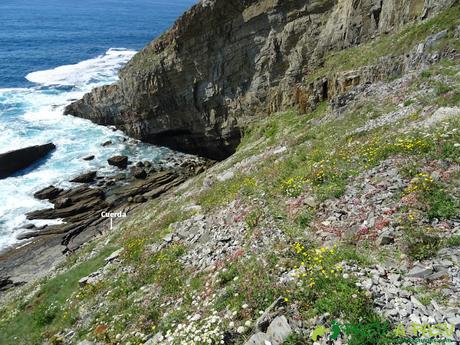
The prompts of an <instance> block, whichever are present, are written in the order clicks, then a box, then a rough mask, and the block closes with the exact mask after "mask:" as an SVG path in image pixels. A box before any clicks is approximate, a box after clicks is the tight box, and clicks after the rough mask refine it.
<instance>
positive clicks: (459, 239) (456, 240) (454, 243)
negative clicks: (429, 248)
mask: <svg viewBox="0 0 460 345" xmlns="http://www.w3.org/2000/svg"><path fill="white" fill-rule="evenodd" d="M446 246H448V247H460V236H453V237H451V238H449V239H447V241H446Z"/></svg>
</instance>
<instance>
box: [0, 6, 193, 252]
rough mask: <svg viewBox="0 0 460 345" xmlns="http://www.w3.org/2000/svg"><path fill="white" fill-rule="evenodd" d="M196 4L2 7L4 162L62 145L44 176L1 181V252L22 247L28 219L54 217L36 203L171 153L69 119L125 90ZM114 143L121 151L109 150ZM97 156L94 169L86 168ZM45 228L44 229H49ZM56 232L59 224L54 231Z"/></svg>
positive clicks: (33, 173)
mask: <svg viewBox="0 0 460 345" xmlns="http://www.w3.org/2000/svg"><path fill="white" fill-rule="evenodd" d="M193 3H194V1H191V0H180V1H153V0H152V1H144V0H142V1H141V0H130V1H125V0H98V1H94V0H79V1H70V0H42V1H32V0H2V1H1V2H0V133H1V134H0V152H6V151H9V150H13V149H18V148H21V147H25V146H30V145H36V144H43V143H47V142H53V143H55V144H56V146H57V149H56V151H55V152H53V154H52V155H51V156H50V157H49V158H48V159H47V160H46V161H44V162H42V164H40V165H39V166H38V167H36V168H35V169H29V170H28V171H25V172H22V173H21V174H19V175H17V176H14V177H10V178H7V179H4V180H0V248H2V247H5V246H8V245H11V244H13V243H15V242H16V236H17V234H18V233H20V232H21V231H22V230H21V227H22V226H23V225H25V224H26V223H28V222H27V221H26V219H25V215H24V214H25V213H26V212H29V211H31V210H34V209H37V208H44V207H49V206H50V205H49V204H47V203H46V202H42V201H38V200H35V199H34V198H33V193H34V192H36V191H37V190H39V189H41V188H44V187H46V186H48V185H50V184H54V185H62V186H69V183H67V182H66V181H67V180H68V179H70V178H71V177H74V176H76V175H78V174H79V173H81V172H84V171H87V170H95V169H97V170H99V171H100V172H101V173H110V172H111V171H112V170H111V168H109V167H108V166H107V161H106V160H107V158H109V157H110V156H113V155H115V154H126V155H128V156H129V157H130V159H131V160H133V161H136V160H141V159H142V160H143V159H149V160H155V159H160V158H161V157H163V156H164V155H165V154H166V153H168V152H169V151H168V150H167V149H164V148H158V147H155V146H151V145H145V144H141V143H139V142H136V141H134V140H126V138H125V137H124V135H123V134H122V133H121V132H118V131H117V132H114V131H112V130H111V129H109V128H105V127H101V126H97V125H94V124H92V123H91V122H89V121H86V120H82V119H78V118H73V117H70V116H64V115H63V114H62V113H63V109H64V107H65V105H66V104H68V103H69V102H70V101H71V100H73V99H77V98H80V97H81V96H82V95H83V94H84V93H85V92H88V91H90V90H91V89H92V88H94V87H96V86H100V85H104V84H109V83H112V82H114V81H116V80H117V71H118V70H119V69H120V68H121V67H122V66H123V65H124V64H125V63H126V62H127V61H128V60H129V59H130V58H131V57H132V56H133V54H134V53H135V51H136V50H139V49H140V48H141V47H142V46H144V45H145V44H146V43H148V42H149V41H150V40H151V39H153V38H154V37H155V36H157V35H159V34H160V33H161V32H162V31H164V30H165V29H166V28H167V27H168V26H170V25H171V24H172V23H173V21H174V20H175V18H176V17H177V16H178V15H180V14H181V13H182V12H183V11H184V10H186V9H187V8H188V7H190V6H191V5H192V4H193ZM107 140H112V141H113V143H114V144H113V145H111V146H108V147H102V146H101V144H102V143H103V142H106V141H107ZM88 155H95V156H96V159H95V160H93V161H90V162H86V161H83V160H82V158H83V157H85V156H88ZM42 223H43V222H40V221H38V222H36V224H37V225H41V224H42ZM46 223H48V224H49V221H48V222H46Z"/></svg>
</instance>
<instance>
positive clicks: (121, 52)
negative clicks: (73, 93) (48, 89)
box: [26, 48, 136, 87]
mask: <svg viewBox="0 0 460 345" xmlns="http://www.w3.org/2000/svg"><path fill="white" fill-rule="evenodd" d="M135 53H136V52H135V51H133V50H127V49H122V48H111V49H109V50H108V51H107V52H106V53H105V54H103V55H100V56H98V57H95V58H93V59H89V60H85V61H81V62H79V63H77V64H74V65H64V66H59V67H56V68H54V69H50V70H45V71H37V72H32V73H29V74H28V75H27V76H26V79H27V80H29V81H30V82H33V83H36V84H40V85H44V86H77V87H84V86H88V85H89V84H90V85H94V84H99V83H101V82H103V83H106V82H107V79H113V78H114V77H116V72H117V70H118V69H120V68H121V67H122V66H123V65H124V64H125V63H126V62H127V61H129V60H130V59H131V58H132V57H133V56H134V54H135Z"/></svg>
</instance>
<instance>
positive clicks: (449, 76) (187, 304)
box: [0, 8, 460, 345]
mask: <svg viewBox="0 0 460 345" xmlns="http://www.w3.org/2000/svg"><path fill="white" fill-rule="evenodd" d="M458 13H459V11H458V8H455V10H451V11H448V12H446V13H444V14H442V15H441V16H439V17H438V18H435V19H433V20H431V21H429V22H427V23H424V24H421V25H418V26H415V27H411V28H408V29H405V30H404V31H402V32H401V33H399V34H396V35H393V36H387V37H383V38H380V39H378V40H376V41H375V42H373V43H370V44H367V45H363V46H360V47H357V48H352V49H349V50H346V51H344V52H339V53H336V54H333V55H331V56H330V57H328V59H327V62H326V64H325V67H324V68H323V69H322V70H319V71H318V72H317V73H316V74H315V75H314V76H313V77H317V76H321V75H324V74H326V73H333V72H334V71H340V70H348V69H350V68H355V67H357V66H362V65H366V64H369V63H372V62H375V61H376V60H377V58H378V57H379V56H382V55H385V54H386V52H387V51H388V50H389V47H391V51H394V52H396V53H402V52H405V51H407V50H408V48H412V47H413V46H414V45H415V44H416V43H417V42H419V41H422V40H423V39H424V38H425V37H426V36H427V35H429V34H431V33H433V32H437V31H440V30H441V29H444V28H452V27H455V26H456V25H458V24H460V22H459V19H458V18H459V16H458ZM440 44H441V45H451V46H454V47H456V46H457V45H458V40H454V39H453V37H452V36H451V35H450V36H448V37H447V38H446V39H445V40H444V41H442V42H441V43H440ZM344 61H346V62H344ZM458 67H459V66H458V62H449V61H443V62H441V63H440V64H437V65H435V66H433V67H431V68H430V69H429V70H427V71H426V72H424V73H422V74H421V75H420V76H419V77H418V78H416V79H414V80H413V81H412V82H411V88H412V91H416V90H418V89H420V88H422V87H429V88H430V90H432V91H431V93H429V94H422V95H417V94H415V96H413V97H412V96H411V97H410V98H408V99H406V100H405V102H407V105H409V104H412V106H414V109H415V110H414V114H413V116H411V117H409V118H407V119H405V120H402V121H401V122H400V123H399V124H398V126H397V127H398V128H403V127H408V126H409V125H410V123H411V122H416V121H418V120H420V114H419V112H418V111H419V110H420V109H422V108H423V107H424V106H426V105H427V104H437V105H438V106H460V97H459V94H458V86H459V83H460V81H459V76H458V71H459V69H458ZM433 76H443V78H444V79H441V80H435V79H434V78H432V77H433ZM438 79H439V78H438ZM397 107H398V104H397V103H395V101H394V100H391V99H388V100H387V101H385V102H384V103H382V102H376V101H373V100H368V101H366V102H358V103H357V104H355V105H354V106H353V109H351V110H350V111H349V112H348V113H347V114H346V116H342V117H331V116H330V112H331V110H330V108H329V106H328V105H327V104H322V105H321V106H320V107H319V108H318V109H317V110H316V111H315V112H314V113H309V114H298V113H296V112H295V111H292V112H286V113H280V114H275V115H273V116H271V117H269V118H267V119H265V120H263V121H261V122H259V123H257V124H256V125H254V126H253V127H252V128H251V129H248V131H247V133H246V135H245V138H244V140H243V142H242V144H241V147H240V149H239V151H238V152H237V153H236V154H235V156H234V157H232V158H230V159H229V160H228V161H226V162H223V163H222V164H220V165H218V166H217V167H215V168H214V169H213V171H214V172H215V173H218V171H219V170H221V171H224V170H225V169H226V168H229V167H231V166H232V165H234V164H235V163H237V162H240V161H244V159H245V158H247V157H251V156H254V155H256V154H260V153H263V152H264V151H266V150H267V147H275V146H278V145H285V146H286V147H287V149H288V151H287V153H286V154H284V155H283V159H279V157H277V156H271V157H269V158H267V159H264V160H262V161H260V162H259V163H257V165H256V166H255V168H254V169H252V170H249V171H242V172H240V173H237V174H236V175H235V176H234V177H233V178H232V179H229V180H227V181H225V182H216V183H215V184H214V185H213V186H212V187H211V188H210V189H208V190H203V191H202V190H201V189H200V187H199V186H201V185H202V178H197V179H195V180H193V181H192V182H191V183H190V188H189V190H188V191H187V192H188V193H186V194H182V195H180V196H179V195H178V196H177V198H176V200H171V199H170V200H168V201H161V200H160V201H158V200H157V201H153V202H151V203H150V204H148V205H147V206H146V207H145V208H144V209H143V210H142V211H140V212H139V213H138V214H137V217H136V218H131V220H129V221H128V222H127V223H126V224H125V225H124V226H123V227H122V229H121V231H120V232H118V233H117V234H116V235H115V236H114V237H113V238H112V239H111V241H110V244H109V245H108V247H104V246H103V245H102V244H99V245H98V249H97V251H96V253H98V254H97V255H96V256H92V258H90V259H85V258H87V257H88V253H89V252H91V250H92V249H93V247H94V245H91V246H89V247H88V248H87V250H84V251H83V252H82V253H81V254H80V255H81V256H82V259H81V260H78V263H75V260H69V262H68V264H67V265H68V266H69V267H71V268H70V269H69V270H68V271H66V272H65V273H61V274H59V275H57V276H56V277H53V278H50V279H48V280H45V281H43V282H41V283H40V284H38V285H37V286H36V290H32V287H31V288H29V290H28V291H26V292H28V294H27V295H26V294H24V296H22V297H18V298H14V299H12V300H11V302H10V303H8V304H6V305H5V306H3V307H2V309H1V313H0V315H1V316H0V343H1V344H30V345H32V344H41V342H42V340H43V339H51V342H52V343H53V342H54V343H56V344H58V343H60V336H56V334H58V333H59V332H61V331H64V330H65V329H67V330H68V329H74V330H76V331H77V337H80V338H90V339H98V340H101V341H105V342H107V343H115V338H116V335H117V334H122V335H125V334H128V333H129V334H130V335H129V337H128V339H129V340H130V341H131V342H132V343H133V344H138V343H140V342H141V336H140V335H139V334H136V333H135V332H141V333H143V334H150V333H155V332H156V331H158V330H168V329H174V325H177V323H179V322H183V321H184V320H186V318H187V316H189V315H190V314H193V313H195V312H197V306H196V304H195V301H196V300H197V299H199V298H198V297H200V298H204V297H203V296H206V291H207V289H209V284H211V285H212V288H213V290H214V291H219V294H218V296H217V297H216V298H215V299H212V303H211V306H208V307H203V306H202V305H200V308H199V311H200V312H202V313H203V314H205V315H206V314H210V315H211V314H212V310H216V311H217V312H218V313H225V312H226V311H228V310H235V311H236V313H237V315H236V322H237V323H238V322H239V323H241V324H244V321H245V320H249V319H251V320H254V319H255V318H256V317H257V316H258V312H259V310H263V309H264V308H265V307H267V306H268V305H269V304H270V303H271V302H273V301H274V300H275V299H276V298H277V297H278V296H283V297H284V298H286V301H287V303H291V301H295V302H296V303H297V304H298V305H299V313H300V315H301V317H302V318H304V319H305V320H308V319H309V318H310V317H313V316H314V315H318V314H322V313H324V312H329V313H330V314H331V315H332V317H342V318H344V319H346V320H349V321H356V320H361V321H362V320H373V319H375V318H377V317H378V316H377V315H375V314H374V313H373V311H372V308H371V301H370V300H369V299H368V296H366V295H365V294H363V293H362V292H361V291H359V290H358V289H357V288H356V286H355V285H354V281H353V280H344V279H342V278H341V274H340V267H338V265H339V263H340V262H341V261H343V260H347V261H353V262H357V263H359V264H360V265H366V264H368V263H369V262H372V260H374V259H375V256H376V255H375V252H374V254H373V255H370V254H369V251H368V250H366V248H367V247H366V246H367V245H368V244H366V246H364V245H363V246H362V247H360V246H359V244H356V245H357V246H358V247H356V246H351V247H350V246H349V245H347V244H340V243H339V244H338V248H336V249H335V250H334V252H332V253H331V252H330V251H327V252H325V254H324V256H323V257H324V258H325V259H324V261H325V262H324V264H323V266H324V267H322V268H324V269H325V270H326V271H328V272H330V271H334V273H331V274H329V275H327V276H326V275H319V276H317V277H316V276H315V277H303V278H302V279H306V282H307V283H308V284H311V283H314V284H313V285H312V286H314V289H313V290H308V291H304V290H301V289H296V288H294V287H292V286H289V285H283V284H279V283H278V280H279V279H278V278H279V274H280V271H281V272H282V271H283V270H289V269H290V268H292V267H294V266H296V265H300V263H301V261H302V260H305V259H304V257H308V258H310V259H309V260H315V259H314V257H315V255H317V252H316V251H315V250H314V249H315V246H319V245H321V244H320V243H315V240H314V239H312V238H311V237H310V236H309V234H308V229H309V224H310V223H311V222H312V221H313V220H314V218H315V212H316V210H315V208H314V207H306V208H303V209H302V210H301V211H300V212H297V213H296V214H295V215H292V214H291V213H290V212H289V207H287V206H286V205H287V204H288V202H289V200H292V199H293V198H296V197H299V196H301V195H304V196H305V195H308V196H311V197H314V198H315V199H316V200H317V202H320V201H323V200H327V199H333V198H335V197H339V196H341V195H342V193H343V192H344V190H345V188H346V185H347V183H348V180H349V178H350V176H356V175H357V174H359V173H360V172H362V171H365V170H367V169H370V168H372V167H374V166H376V165H377V164H378V163H379V162H381V161H383V160H385V159H386V158H388V157H391V156H395V155H403V156H405V157H409V158H412V160H413V161H414V162H420V161H422V160H426V159H428V160H429V159H442V160H445V161H448V162H450V163H452V164H453V163H460V162H459V155H458V148H456V147H455V146H454V145H455V144H456V143H459V142H460V137H459V135H460V134H459V133H458V132H456V134H455V133H454V134H453V135H451V136H449V137H447V138H445V137H444V134H445V131H446V129H445V128H442V129H441V128H439V129H438V130H437V131H434V132H433V133H431V134H432V135H431V136H428V137H427V136H425V135H423V134H421V133H419V132H417V131H416V130H413V131H411V132H408V133H402V132H397V131H394V130H393V129H394V128H395V126H394V125H391V126H387V127H385V126H384V127H381V128H378V129H375V130H372V131H368V132H364V133H359V134H354V135H349V133H351V132H353V130H354V129H356V128H359V127H361V126H363V125H364V124H365V123H366V122H367V121H368V120H370V119H375V118H379V117H381V116H383V115H384V114H387V113H389V112H391V111H392V110H394V109H396V108H397ZM458 125H459V123H458V121H457V122H455V121H454V122H451V123H449V125H448V127H449V128H458ZM420 168H421V167H418V166H417V164H415V167H413V168H410V167H408V168H407V169H406V170H407V171H406V172H407V174H408V175H409V177H413V176H414V175H415V174H417V173H419V172H420V171H419V169H420ZM445 187H446V186H438V185H433V186H430V188H427V189H426V190H425V191H424V193H422V194H421V195H420V197H421V198H424V200H425V201H426V204H427V205H428V206H429V207H428V211H427V212H431V213H432V214H431V216H433V217H435V216H436V217H441V218H443V217H444V218H448V217H450V216H452V215H453V214H455V213H456V212H458V202H457V199H456V196H455V195H454V196H453V195H450V194H449V193H448V192H446V188H445ZM235 199H238V200H239V201H240V202H242V203H245V204H247V205H248V207H249V208H250V210H251V211H250V212H249V213H248V214H247V215H246V218H245V223H246V227H247V229H248V230H249V232H248V236H249V237H250V236H251V231H253V230H255V229H258V228H262V227H264V226H276V227H279V228H281V229H282V230H283V231H284V233H285V236H286V238H287V239H288V242H290V243H295V242H300V243H305V242H308V243H309V245H306V246H305V247H306V248H305V247H296V249H295V250H291V249H290V247H289V246H288V245H287V244H283V243H280V244H279V246H278V247H275V248H273V249H272V250H270V251H268V252H267V253H266V254H264V255H259V256H258V257H255V256H254V255H251V254H250V251H247V252H248V253H249V254H247V255H242V256H241V257H236V258H233V259H232V260H231V261H229V262H228V263H227V267H226V269H225V270H221V271H219V272H217V273H216V274H217V279H216V277H215V276H213V275H212V274H209V273H204V272H197V271H195V270H192V269H190V268H188V267H184V266H183V265H182V264H180V262H179V261H178V260H177V258H179V257H180V256H181V255H183V253H184V252H185V251H186V250H187V248H186V246H183V245H178V244H177V245H173V246H170V247H167V248H165V249H163V250H161V251H160V252H158V253H157V254H155V255H151V254H149V251H148V250H147V248H148V246H149V245H150V244H153V243H156V242H157V241H158V240H159V239H161V238H162V237H163V236H164V235H165V234H167V233H169V232H170V231H171V228H170V227H169V225H170V224H172V223H174V222H176V221H180V220H184V219H187V218H189V217H190V216H191V215H192V214H193V211H190V212H182V211H181V208H182V207H183V206H184V205H189V204H198V205H201V206H202V208H203V210H205V212H207V213H213V212H218V211H219V209H220V207H223V206H224V205H226V204H227V203H228V202H230V201H232V200H235ZM254 200H263V202H264V203H263V205H264V206H263V207H259V206H255V205H256V203H254V202H253V201H254ZM409 242H410V237H409ZM299 245H300V246H301V245H302V244H299ZM444 245H449V246H458V245H459V243H458V238H452V239H449V240H446V241H444V240H435V241H434V242H433V240H432V238H431V237H430V238H428V239H426V240H422V241H416V242H414V243H408V248H409V253H408V254H409V255H413V256H414V257H415V258H417V256H418V255H421V256H426V255H427V253H431V254H434V253H435V252H436V249H438V248H440V247H441V246H444ZM119 247H124V248H125V253H124V255H123V258H124V260H125V263H124V265H125V266H130V267H134V268H135V272H136V273H135V274H130V273H129V272H122V273H120V272H118V271H116V272H113V276H112V278H111V277H110V276H109V277H108V278H107V279H105V280H104V281H102V282H101V283H100V284H97V285H95V286H92V287H87V288H80V287H79V285H78V280H79V279H80V278H81V277H83V276H85V275H87V274H89V273H91V272H93V271H95V270H96V269H98V268H99V267H101V266H102V264H103V258H104V257H106V256H107V255H108V254H110V252H111V251H113V250H114V249H117V248H119ZM243 249H245V250H246V249H247V248H243ZM325 250H326V249H325ZM327 250H330V249H327ZM373 250H374V251H375V248H373ZM357 251H359V252H360V253H361V254H360V255H358V254H356V252H357ZM366 253H367V254H369V255H367V254H366ZM304 254H305V255H304ZM382 255H383V256H385V255H387V253H382ZM389 255H390V256H391V255H392V254H391V253H390V254H389ZM366 256H369V257H366ZM380 257H381V256H380ZM312 262H314V261H312ZM307 264H312V265H313V263H310V261H308V262H307ZM236 278H237V280H235V279H236ZM151 285H153V286H155V287H156V288H155V291H156V292H155V294H154V295H153V296H150V298H149V302H148V303H146V304H145V303H144V304H139V303H134V302H133V301H134V300H135V296H137V294H139V293H140V291H141V288H142V287H145V286H151ZM254 286H256V287H257V288H256V289H254V288H253V287H254ZM331 291H334V292H335V293H332V294H331V293H330V292H331ZM353 295H356V296H358V301H359V303H355V304H353V305H350V304H349V303H347V301H349V300H350V298H351V296H353ZM133 296H134V297H133ZM179 297H182V298H183V302H182V305H181V308H180V310H175V311H172V312H169V313H168V311H171V310H172V309H171V305H172V303H173V302H174V301H176V300H177V299H178V298H179ZM101 301H104V303H105V306H104V308H99V307H98V305H100V303H101ZM243 303H245V304H247V305H248V308H243V309H241V305H242V304H243ZM89 310H91V312H90V313H89V314H90V316H89V317H88V319H87V320H82V317H81V316H82V315H88V311H89ZM85 311H86V312H85ZM165 313H166V314H165ZM165 315H166V316H165ZM101 325H103V326H104V327H105V325H108V329H107V330H106V329H105V328H104V327H102V328H101ZM197 327H198V326H197ZM222 327H223V328H228V327H229V325H228V324H224V325H223V326H222ZM133 331H134V333H131V332H133ZM243 339H244V337H241V338H240V339H239V341H240V342H241V341H243ZM299 342H300V341H299V340H295V339H294V338H293V339H292V340H291V343H299Z"/></svg>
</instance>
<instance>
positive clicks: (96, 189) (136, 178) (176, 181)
mask: <svg viewBox="0 0 460 345" xmlns="http://www.w3.org/2000/svg"><path fill="white" fill-rule="evenodd" d="M83 159H84V160H89V159H91V157H85V158H83ZM108 164H109V165H112V166H115V167H117V168H118V171H115V172H114V174H112V175H109V176H99V175H98V172H97V171H88V172H86V173H83V174H81V175H79V176H76V177H75V178H73V179H72V180H70V182H72V183H74V184H75V187H71V188H69V189H62V188H59V187H55V186H48V187H46V188H44V189H42V190H40V191H38V192H36V193H35V194H34V197H35V198H36V199H39V200H48V201H49V202H50V203H51V204H53V207H50V208H46V209H41V210H37V211H33V212H30V213H28V214H27V219H29V220H30V221H33V220H50V221H51V220H52V222H50V223H52V224H50V225H44V226H36V225H34V224H33V223H32V222H31V223H30V224H27V225H25V226H24V227H23V230H24V231H23V232H22V233H21V234H20V235H19V236H18V237H17V238H18V240H20V241H21V242H20V243H19V244H18V245H17V246H15V247H12V248H7V249H5V250H3V251H0V293H1V291H6V290H8V289H10V288H14V287H16V286H20V285H22V284H24V283H26V282H29V281H32V280H34V279H37V278H40V277H42V276H44V275H46V274H47V272H49V271H50V270H51V269H52V268H53V267H55V266H56V265H57V264H59V263H60V262H62V260H63V259H64V258H65V257H66V255H68V254H71V253H73V252H74V251H75V250H77V249H78V248H80V247H81V246H82V245H83V244H85V243H86V242H88V241H90V240H91V239H92V238H94V237H96V236H98V235H103V234H104V233H106V232H107V231H110V230H111V227H112V226H113V224H116V223H117V221H118V218H111V217H110V216H105V217H103V216H102V215H101V214H109V215H110V214H113V213H119V214H122V215H124V216H125V217H128V216H129V213H130V212H131V211H132V210H134V209H136V208H137V207H138V206H139V205H141V204H143V203H145V202H147V201H148V200H151V199H154V198H157V197H159V196H160V195H162V194H164V193H166V192H167V191H169V190H170V189H172V188H174V187H176V186H178V185H180V184H181V183H183V182H184V181H185V180H187V178H189V177H191V176H194V175H197V174H199V173H201V172H203V171H204V170H205V169H206V168H208V167H210V166H212V165H213V164H214V162H213V161H210V160H206V159H203V158H200V157H196V156H189V155H177V156H174V155H171V157H167V158H166V159H163V160H161V161H159V162H150V161H143V162H142V161H140V162H136V163H134V162H130V161H129V160H128V157H126V156H115V157H112V158H110V159H109V160H108ZM59 220H61V221H62V223H60V224H55V223H56V221H59Z"/></svg>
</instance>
